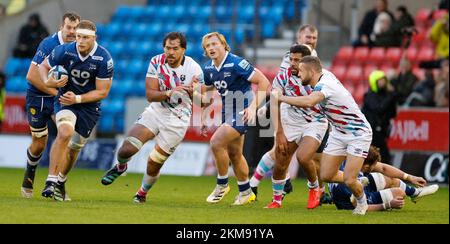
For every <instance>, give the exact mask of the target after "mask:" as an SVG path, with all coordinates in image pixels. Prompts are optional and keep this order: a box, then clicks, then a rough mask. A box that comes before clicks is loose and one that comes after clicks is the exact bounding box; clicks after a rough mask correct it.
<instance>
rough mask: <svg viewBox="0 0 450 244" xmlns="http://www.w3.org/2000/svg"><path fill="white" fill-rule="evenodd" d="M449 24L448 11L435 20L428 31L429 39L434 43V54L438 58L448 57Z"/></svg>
mask: <svg viewBox="0 0 450 244" xmlns="http://www.w3.org/2000/svg"><path fill="white" fill-rule="evenodd" d="M448 32H449V26H448V13H447V14H446V15H445V16H444V17H443V18H442V19H440V20H437V21H436V22H435V23H434V24H433V27H432V28H431V32H430V39H431V41H432V42H433V43H434V44H436V56H437V58H438V59H448V48H449V44H448V41H449V37H448Z"/></svg>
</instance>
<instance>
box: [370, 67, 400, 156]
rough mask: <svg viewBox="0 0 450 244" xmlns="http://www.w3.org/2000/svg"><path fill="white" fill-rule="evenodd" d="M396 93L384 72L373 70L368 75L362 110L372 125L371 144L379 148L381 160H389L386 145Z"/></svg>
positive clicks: (394, 107)
mask: <svg viewBox="0 0 450 244" xmlns="http://www.w3.org/2000/svg"><path fill="white" fill-rule="evenodd" d="M396 102H397V95H396V93H395V90H394V87H393V86H392V85H391V84H390V82H389V80H388V78H387V77H386V75H385V73H384V72H383V71H380V70H375V71H373V72H372V73H371V74H370V76H369V91H367V92H366V94H364V104H363V107H362V112H363V113H364V115H365V116H366V118H367V120H368V121H369V123H370V126H371V127H372V132H373V135H372V145H374V146H376V147H378V148H380V154H381V158H382V161H383V162H391V161H390V159H391V155H390V152H389V148H388V145H387V140H388V138H389V134H390V125H391V119H393V118H395V116H396V115H397V105H396Z"/></svg>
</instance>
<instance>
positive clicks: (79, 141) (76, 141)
mask: <svg viewBox="0 0 450 244" xmlns="http://www.w3.org/2000/svg"><path fill="white" fill-rule="evenodd" d="M86 142H87V138H84V137H82V136H81V135H79V134H78V133H75V135H74V136H72V138H71V140H70V143H69V148H70V149H72V150H76V151H79V150H81V149H82V148H83V147H84V145H86Z"/></svg>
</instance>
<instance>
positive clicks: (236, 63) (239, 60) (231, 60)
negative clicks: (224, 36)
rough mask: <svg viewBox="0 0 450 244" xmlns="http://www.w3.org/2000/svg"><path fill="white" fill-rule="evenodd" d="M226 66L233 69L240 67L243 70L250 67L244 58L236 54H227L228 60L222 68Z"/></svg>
mask: <svg viewBox="0 0 450 244" xmlns="http://www.w3.org/2000/svg"><path fill="white" fill-rule="evenodd" d="M232 64H233V66H232ZM227 66H230V67H235V68H238V67H240V68H242V69H243V70H248V69H249V68H250V67H251V66H252V65H251V64H250V62H249V61H248V60H246V59H245V58H243V57H241V56H238V55H236V54H233V53H229V55H228V58H227V60H226V61H225V63H224V66H223V67H224V68H226V67H227Z"/></svg>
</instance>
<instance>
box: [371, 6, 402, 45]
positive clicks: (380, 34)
mask: <svg viewBox="0 0 450 244" xmlns="http://www.w3.org/2000/svg"><path fill="white" fill-rule="evenodd" d="M391 26H392V19H391V17H390V16H389V14H387V13H385V12H383V13H380V14H379V15H378V17H377V19H376V20H375V25H374V26H373V32H372V34H370V41H371V42H372V43H373V46H378V47H389V46H394V45H395V41H396V36H395V33H394V32H393V31H392V27H391Z"/></svg>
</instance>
